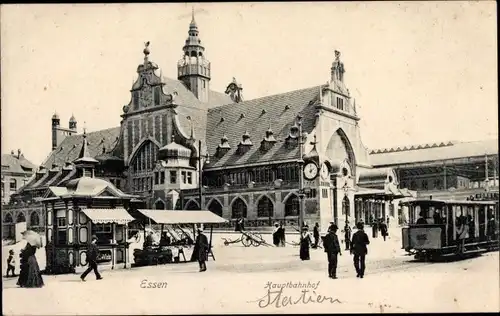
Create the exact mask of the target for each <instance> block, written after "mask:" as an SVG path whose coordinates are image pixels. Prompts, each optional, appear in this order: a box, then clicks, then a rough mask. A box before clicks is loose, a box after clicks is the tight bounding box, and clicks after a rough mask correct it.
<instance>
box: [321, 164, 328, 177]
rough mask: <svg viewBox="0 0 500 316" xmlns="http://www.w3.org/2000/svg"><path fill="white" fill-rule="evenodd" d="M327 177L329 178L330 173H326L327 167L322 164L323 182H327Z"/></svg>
mask: <svg viewBox="0 0 500 316" xmlns="http://www.w3.org/2000/svg"><path fill="white" fill-rule="evenodd" d="M329 176H330V171H328V167H327V166H326V165H325V164H323V165H322V166H321V177H322V178H323V179H324V180H328V178H329Z"/></svg>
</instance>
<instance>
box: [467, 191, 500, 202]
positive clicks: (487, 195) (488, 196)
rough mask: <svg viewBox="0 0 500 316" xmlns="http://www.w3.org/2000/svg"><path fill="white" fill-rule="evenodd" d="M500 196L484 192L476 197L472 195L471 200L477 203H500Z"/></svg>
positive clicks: (495, 193) (496, 193)
mask: <svg viewBox="0 0 500 316" xmlns="http://www.w3.org/2000/svg"><path fill="white" fill-rule="evenodd" d="M499 197H500V195H499V194H498V192H482V193H476V195H471V196H470V200H475V201H498V199H499Z"/></svg>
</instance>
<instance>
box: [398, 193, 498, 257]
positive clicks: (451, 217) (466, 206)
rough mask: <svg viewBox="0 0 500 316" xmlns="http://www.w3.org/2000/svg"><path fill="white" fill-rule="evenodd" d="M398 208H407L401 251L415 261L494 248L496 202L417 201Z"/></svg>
mask: <svg viewBox="0 0 500 316" xmlns="http://www.w3.org/2000/svg"><path fill="white" fill-rule="evenodd" d="M401 205H405V206H408V209H409V225H408V226H406V227H403V229H402V243H403V249H405V250H406V251H407V252H409V253H410V254H415V259H417V260H419V259H430V260H433V259H438V258H442V257H447V256H456V255H458V256H465V255H472V254H477V253H481V252H485V251H489V250H493V249H498V219H499V211H498V210H499V208H498V201H442V200H441V201H440V200H433V199H417V200H413V201H407V202H403V203H401Z"/></svg>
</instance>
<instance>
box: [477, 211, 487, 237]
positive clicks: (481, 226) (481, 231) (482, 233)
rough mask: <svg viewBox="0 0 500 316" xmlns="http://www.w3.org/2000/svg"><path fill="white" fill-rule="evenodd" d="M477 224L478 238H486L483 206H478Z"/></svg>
mask: <svg viewBox="0 0 500 316" xmlns="http://www.w3.org/2000/svg"><path fill="white" fill-rule="evenodd" d="M478 224H479V240H480V241H483V240H485V239H486V210H485V207H484V206H480V207H479V212H478Z"/></svg>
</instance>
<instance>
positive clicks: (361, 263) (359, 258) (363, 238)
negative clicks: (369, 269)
mask: <svg viewBox="0 0 500 316" xmlns="http://www.w3.org/2000/svg"><path fill="white" fill-rule="evenodd" d="M356 228H357V229H358V231H357V232H355V233H354V235H352V241H351V254H353V255H354V268H355V269H356V273H357V274H356V277H358V278H363V276H364V275H365V257H366V255H367V254H368V248H367V246H368V245H369V244H370V240H369V239H368V235H367V234H366V233H365V231H364V230H363V223H362V222H359V223H357V224H356Z"/></svg>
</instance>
